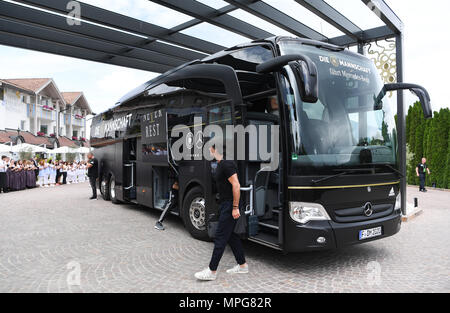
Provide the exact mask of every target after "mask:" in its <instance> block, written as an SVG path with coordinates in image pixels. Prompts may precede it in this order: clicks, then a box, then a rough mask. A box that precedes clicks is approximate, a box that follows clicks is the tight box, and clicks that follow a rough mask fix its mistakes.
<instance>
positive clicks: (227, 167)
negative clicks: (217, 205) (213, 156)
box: [214, 160, 237, 202]
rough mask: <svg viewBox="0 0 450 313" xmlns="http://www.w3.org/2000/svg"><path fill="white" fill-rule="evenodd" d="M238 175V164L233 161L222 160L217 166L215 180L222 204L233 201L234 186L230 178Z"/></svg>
mask: <svg viewBox="0 0 450 313" xmlns="http://www.w3.org/2000/svg"><path fill="white" fill-rule="evenodd" d="M234 174H237V168H236V164H235V163H234V162H233V161H228V160H222V161H220V162H219V164H217V169H216V172H215V176H214V179H215V180H216V186H217V192H218V193H219V199H220V202H223V201H231V200H233V186H232V185H231V183H230V182H229V181H228V178H230V177H231V176H233V175H234Z"/></svg>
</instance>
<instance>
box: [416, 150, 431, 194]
mask: <svg viewBox="0 0 450 313" xmlns="http://www.w3.org/2000/svg"><path fill="white" fill-rule="evenodd" d="M427 172H428V174H430V169H429V168H428V165H427V159H425V158H422V163H419V164H418V165H417V167H416V174H417V176H418V177H419V180H420V187H419V191H421V192H427V190H426V189H425V181H426V178H427Z"/></svg>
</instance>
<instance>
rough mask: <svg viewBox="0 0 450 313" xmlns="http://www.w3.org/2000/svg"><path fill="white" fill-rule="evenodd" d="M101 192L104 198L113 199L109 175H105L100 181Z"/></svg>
mask: <svg viewBox="0 0 450 313" xmlns="http://www.w3.org/2000/svg"><path fill="white" fill-rule="evenodd" d="M100 193H101V194H102V197H103V200H106V201H109V200H111V195H110V193H109V179H108V178H107V177H103V178H102V180H101V181H100Z"/></svg>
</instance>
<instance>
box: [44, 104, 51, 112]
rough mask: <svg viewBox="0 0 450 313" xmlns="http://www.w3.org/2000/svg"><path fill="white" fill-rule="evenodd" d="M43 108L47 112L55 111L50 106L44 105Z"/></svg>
mask: <svg viewBox="0 0 450 313" xmlns="http://www.w3.org/2000/svg"><path fill="white" fill-rule="evenodd" d="M42 108H43V109H44V110H47V111H53V108H52V107H51V106H48V105H43V106H42Z"/></svg>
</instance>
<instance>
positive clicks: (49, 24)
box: [0, 1, 203, 66]
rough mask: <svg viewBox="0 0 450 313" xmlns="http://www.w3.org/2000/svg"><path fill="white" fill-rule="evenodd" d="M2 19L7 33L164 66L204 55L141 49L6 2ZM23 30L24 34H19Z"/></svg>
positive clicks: (124, 37) (114, 34)
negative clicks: (58, 42)
mask: <svg viewBox="0 0 450 313" xmlns="http://www.w3.org/2000/svg"><path fill="white" fill-rule="evenodd" d="M0 18H1V19H2V27H1V28H0V29H1V30H3V31H5V32H13V33H17V34H22V35H25V36H26V35H27V34H28V36H30V37H32V36H36V38H41V39H48V40H52V38H51V37H49V36H54V37H53V38H55V39H58V40H60V42H63V40H67V42H71V43H78V44H80V46H81V47H84V48H87V49H89V48H91V47H92V49H99V50H104V51H105V52H110V53H115V54H121V55H123V56H129V57H136V58H140V59H143V60H148V61H151V62H160V63H161V64H165V65H172V66H177V65H179V64H181V63H184V62H186V61H190V60H193V59H197V58H199V57H202V56H203V55H199V54H196V53H189V51H188V50H187V51H186V52H187V53H185V54H183V51H181V50H185V49H182V48H175V49H173V48H174V47H173V46H171V45H167V44H160V43H158V47H154V48H150V49H143V48H138V47H137V45H138V44H141V43H142V42H143V40H142V38H139V37H136V36H130V35H128V34H125V33H122V32H119V31H115V30H111V29H107V28H103V27H100V26H97V25H93V24H89V23H84V24H83V25H80V27H73V26H69V25H68V24H67V22H66V19H65V17H63V16H59V15H55V14H51V13H47V12H43V11H38V10H35V9H31V8H27V7H23V6H21V5H17V4H12V3H7V2H3V1H1V2H0ZM20 31H24V32H25V33H20ZM72 31H76V32H72ZM47 33H48V35H47V37H48V38H43V37H42V36H45V35H46V34H47ZM94 36H96V37H94ZM133 37H134V38H133ZM58 40H56V41H58ZM69 40H70V41H69ZM91 45H92V46H91ZM108 49H109V51H108ZM155 50H160V51H155ZM165 51H167V52H170V51H173V53H174V54H176V55H177V56H173V55H172V56H171V55H170V54H168V53H164V52H165Z"/></svg>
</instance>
